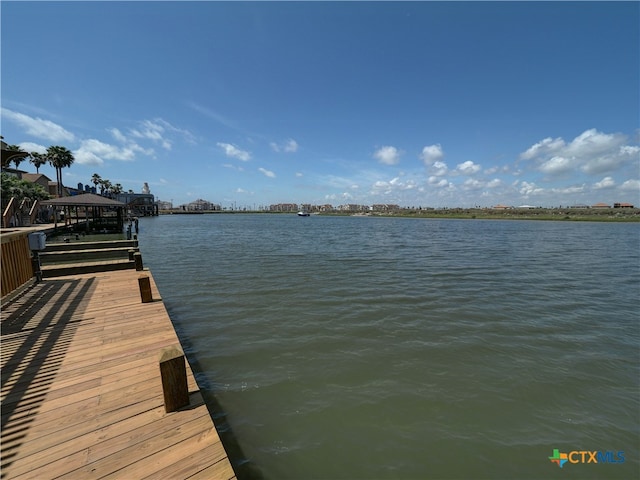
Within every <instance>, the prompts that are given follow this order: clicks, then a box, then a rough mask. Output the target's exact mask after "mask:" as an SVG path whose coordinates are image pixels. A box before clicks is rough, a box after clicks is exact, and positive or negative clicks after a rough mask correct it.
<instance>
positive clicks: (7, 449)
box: [0, 278, 95, 478]
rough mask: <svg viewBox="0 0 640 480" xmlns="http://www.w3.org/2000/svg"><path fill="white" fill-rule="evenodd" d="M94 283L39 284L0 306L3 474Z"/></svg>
mask: <svg viewBox="0 0 640 480" xmlns="http://www.w3.org/2000/svg"><path fill="white" fill-rule="evenodd" d="M94 280H95V279H94V278H87V279H59V280H48V281H46V282H41V283H37V284H35V285H34V286H32V287H31V288H30V289H29V290H27V291H26V292H24V293H23V294H22V295H20V296H19V297H17V298H15V299H14V300H12V301H10V302H8V303H7V304H6V305H3V306H2V320H1V323H0V330H1V332H2V374H1V379H2V380H1V384H2V395H1V398H2V416H1V418H2V421H1V422H2V447H1V452H2V467H3V470H5V471H6V467H8V466H9V465H11V463H12V457H14V455H15V451H16V450H17V449H18V447H19V446H20V445H21V443H22V442H21V439H22V438H24V437H25V436H26V432H27V431H28V429H29V425H30V423H31V422H32V420H33V418H34V417H33V415H34V413H35V412H37V411H38V409H39V407H40V405H41V404H42V401H43V400H44V397H45V395H46V394H47V391H48V389H49V387H50V385H51V383H52V382H53V379H54V378H55V376H56V372H57V371H58V369H59V367H60V365H61V363H62V361H63V359H64V357H65V353H66V351H67V349H68V347H69V345H70V343H71V340H72V338H73V335H74V333H75V331H76V329H77V326H78V322H80V321H81V320H82V313H83V311H84V310H85V308H86V304H87V302H88V299H89V298H90V297H91V294H92V292H93V290H94V288H95V286H94ZM4 476H5V474H4V472H3V474H2V477H3V478H4Z"/></svg>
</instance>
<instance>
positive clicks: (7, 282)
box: [1, 231, 34, 297]
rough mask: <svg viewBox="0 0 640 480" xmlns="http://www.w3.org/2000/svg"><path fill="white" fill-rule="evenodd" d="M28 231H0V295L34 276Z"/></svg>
mask: <svg viewBox="0 0 640 480" xmlns="http://www.w3.org/2000/svg"><path fill="white" fill-rule="evenodd" d="M28 235H29V233H28V232H19V231H18V232H16V231H13V232H12V231H8V232H2V236H1V238H2V286H1V290H2V297H4V296H5V295H7V294H9V293H11V292H13V291H14V290H16V289H17V288H18V287H20V286H22V285H24V284H25V283H27V282H28V281H29V280H31V279H32V278H33V277H34V273H33V264H32V262H31V250H29V239H28Z"/></svg>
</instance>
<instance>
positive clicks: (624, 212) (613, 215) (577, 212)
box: [159, 208, 640, 223]
mask: <svg viewBox="0 0 640 480" xmlns="http://www.w3.org/2000/svg"><path fill="white" fill-rule="evenodd" d="M210 214H217V215H243V214H267V215H296V212H270V211H264V210H233V211H219V210H215V211H214V210H200V211H183V210H160V212H159V215H210ZM312 215H318V216H336V217H345V216H358V217H401V218H431V219H433V218H441V219H459V220H547V221H581V222H612V223H634V222H635V223H637V222H640V208H625V209H621V208H604V209H575V208H536V209H517V208H514V209H507V210H495V209H485V208H450V209H441V210H436V209H422V210H421V209H401V210H397V211H390V212H353V211H344V212H339V211H336V212H313V214H312Z"/></svg>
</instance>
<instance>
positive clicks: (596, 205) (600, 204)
mask: <svg viewBox="0 0 640 480" xmlns="http://www.w3.org/2000/svg"><path fill="white" fill-rule="evenodd" d="M591 208H611V205H608V204H606V203H596V204H594V205H591Z"/></svg>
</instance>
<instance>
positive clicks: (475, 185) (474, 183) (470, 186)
mask: <svg viewBox="0 0 640 480" xmlns="http://www.w3.org/2000/svg"><path fill="white" fill-rule="evenodd" d="M463 187H464V188H465V189H467V190H477V189H479V188H482V187H484V183H483V182H481V181H480V180H476V179H475V178H468V179H466V180H465V182H464V183H463Z"/></svg>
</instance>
